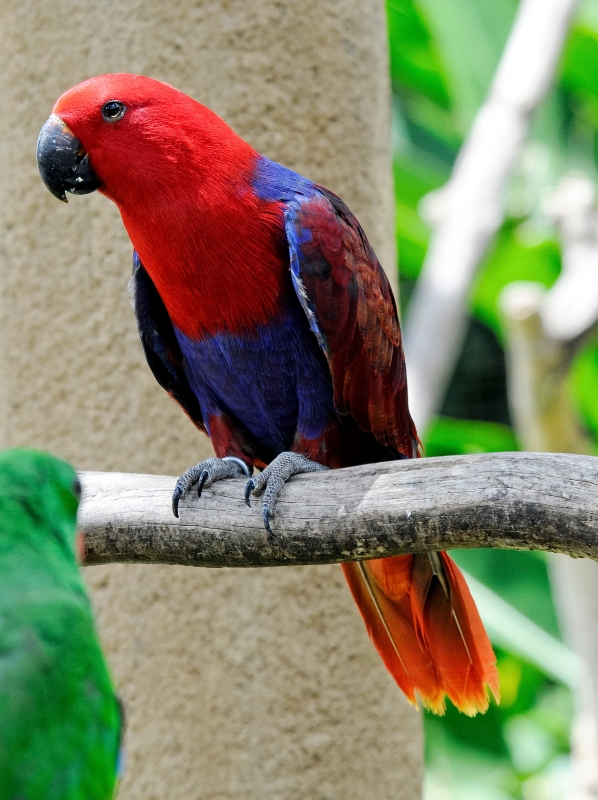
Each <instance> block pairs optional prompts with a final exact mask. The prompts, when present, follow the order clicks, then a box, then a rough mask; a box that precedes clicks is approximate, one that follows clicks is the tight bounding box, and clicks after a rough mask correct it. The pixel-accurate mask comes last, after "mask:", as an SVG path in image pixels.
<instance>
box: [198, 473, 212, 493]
mask: <svg viewBox="0 0 598 800" xmlns="http://www.w3.org/2000/svg"><path fill="white" fill-rule="evenodd" d="M209 475H210V473H209V472H208V471H207V469H204V471H203V472H202V473H201V475H200V476H199V480H198V481H197V497H198V499H199V498H200V497H201V493H202V490H203V485H204V483H205V482H206V481H207V479H208V478H209Z"/></svg>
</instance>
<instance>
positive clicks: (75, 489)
mask: <svg viewBox="0 0 598 800" xmlns="http://www.w3.org/2000/svg"><path fill="white" fill-rule="evenodd" d="M71 488H72V490H73V494H74V495H75V497H76V498H77V500H80V499H81V481H80V480H79V478H75V480H74V481H73V485H72V486H71Z"/></svg>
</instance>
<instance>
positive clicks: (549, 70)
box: [405, 0, 577, 432]
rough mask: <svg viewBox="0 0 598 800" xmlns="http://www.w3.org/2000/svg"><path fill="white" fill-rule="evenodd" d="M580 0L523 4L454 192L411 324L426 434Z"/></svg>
mask: <svg viewBox="0 0 598 800" xmlns="http://www.w3.org/2000/svg"><path fill="white" fill-rule="evenodd" d="M576 5H577V0H522V2H521V4H520V6H519V10H518V13H517V17H516V19H515V23H514V25H513V29H512V31H511V34H510V36H509V40H508V42H507V44H506V47H505V50H504V52H503V55H502V58H501V60H500V63H499V65H498V68H497V71H496V74H495V76H494V80H493V82H492V86H491V88H490V91H489V94H488V98H487V99H486V101H485V103H484V105H483V106H482V108H481V109H480V110H479V112H478V114H477V116H476V118H475V120H474V122H473V125H472V128H471V130H470V132H469V135H468V137H467V139H466V141H465V144H464V145H463V148H462V150H461V153H460V154H459V158H458V160H457V163H456V164H455V168H454V170H453V174H452V176H451V179H450V181H449V183H448V184H447V185H446V186H445V187H444V188H443V189H442V190H440V192H439V193H436V197H435V200H434V216H435V217H436V219H435V220H434V221H433V228H434V230H433V235H432V241H431V243H430V248H429V250H428V254H427V256H426V260H425V263H424V266H423V270H422V274H421V277H420V280H419V282H418V285H417V287H416V291H415V294H414V296H413V299H412V301H411V305H410V308H409V313H408V315H407V319H406V325H405V354H406V358H407V372H408V378H409V401H410V402H409V405H410V407H411V413H412V415H413V417H414V420H415V423H416V425H417V427H418V429H419V430H420V432H423V430H424V429H425V427H426V425H427V423H428V421H429V419H430V417H431V416H432V414H434V413H435V412H436V411H437V410H438V408H439V406H440V404H441V402H442V398H443V395H444V391H445V388H446V384H447V381H448V379H449V377H450V375H451V372H452V369H453V366H454V363H455V360H456V358H457V356H458V353H459V350H460V347H461V345H462V341H463V336H464V332H465V320H466V309H467V295H468V292H469V287H470V285H471V282H472V279H473V277H474V274H475V271H476V268H477V267H478V265H479V263H480V261H481V259H482V257H483V255H484V253H485V252H486V249H487V248H488V245H489V243H490V240H491V239H492V236H493V235H494V234H495V233H496V231H497V229H498V228H499V226H500V224H501V222H502V219H503V216H504V194H505V187H506V182H507V179H508V177H509V175H510V173H511V170H512V168H513V165H514V163H515V160H516V158H517V156H518V154H519V152H520V150H521V146H522V144H523V142H524V140H525V138H526V136H527V134H528V131H529V125H530V119H531V115H532V112H533V110H534V109H535V108H536V107H537V105H538V103H539V102H540V101H541V100H542V98H543V97H544V95H545V94H546V91H547V89H548V87H549V86H550V83H551V81H552V78H553V76H554V71H555V68H556V64H557V61H558V57H559V54H560V52H561V49H562V46H563V42H564V39H565V36H566V33H567V30H568V28H569V24H570V20H571V15H572V13H573V11H574V9H575V6H576Z"/></svg>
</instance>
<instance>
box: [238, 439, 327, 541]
mask: <svg viewBox="0 0 598 800" xmlns="http://www.w3.org/2000/svg"><path fill="white" fill-rule="evenodd" d="M325 469H328V467H323V466H322V464H318V463H316V462H315V461H310V460H309V458H306V457H305V456H301V455H299V454H298V453H291V452H288V453H281V454H280V455H278V456H276V458H275V459H274V461H272V462H271V463H270V464H269V465H268V466H267V467H266V468H265V470H264V471H263V472H260V474H259V475H256V476H255V477H254V478H251V480H249V481H247V484H246V486H245V502H246V503H247V505H248V506H250V505H251V502H250V498H251V495H252V494H253V495H255V496H256V497H258V496H259V495H261V494H263V495H264V497H263V499H262V514H263V517H264V526H265V528H266V530H267V531H268V533H269V534H270V535H271V536H274V534H273V533H272V528H271V527H270V518H271V517H273V516H274V506H275V505H276V503H277V502H278V498H279V497H280V494H281V492H282V490H283V489H284V485H285V483H286V482H287V481H288V479H289V478H290V477H291V475H299V474H300V473H302V472H320V471H321V470H325Z"/></svg>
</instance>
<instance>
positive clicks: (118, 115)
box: [102, 100, 127, 122]
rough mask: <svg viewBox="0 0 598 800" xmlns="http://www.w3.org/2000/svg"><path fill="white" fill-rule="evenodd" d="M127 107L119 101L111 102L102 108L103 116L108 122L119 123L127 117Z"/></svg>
mask: <svg viewBox="0 0 598 800" xmlns="http://www.w3.org/2000/svg"><path fill="white" fill-rule="evenodd" d="M126 110H127V109H126V106H125V105H124V103H121V102H120V101H119V100H109V101H108V102H107V103H104V105H103V106H102V116H103V117H104V119H105V120H106V122H117V121H118V120H119V119H122V118H123V117H124V115H125V111H126Z"/></svg>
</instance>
